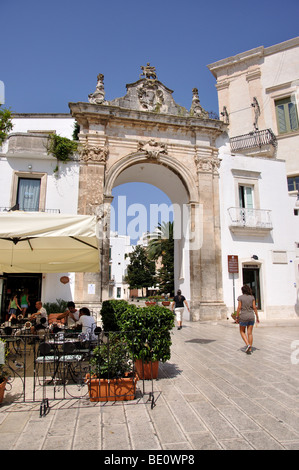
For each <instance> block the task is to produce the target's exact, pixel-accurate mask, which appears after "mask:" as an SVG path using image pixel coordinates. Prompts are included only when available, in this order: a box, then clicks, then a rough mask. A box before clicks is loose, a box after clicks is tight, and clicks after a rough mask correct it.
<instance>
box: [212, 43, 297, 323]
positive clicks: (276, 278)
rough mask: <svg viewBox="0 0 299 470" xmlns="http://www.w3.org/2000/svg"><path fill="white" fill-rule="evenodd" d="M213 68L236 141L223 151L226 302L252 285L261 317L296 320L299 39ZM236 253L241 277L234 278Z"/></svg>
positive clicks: (221, 104) (222, 107)
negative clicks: (230, 264)
mask: <svg viewBox="0 0 299 470" xmlns="http://www.w3.org/2000/svg"><path fill="white" fill-rule="evenodd" d="M208 67H209V69H210V71H211V72H212V74H213V75H214V77H215V78H216V79H217V84H216V88H217V90H218V99H219V112H220V115H221V116H222V119H223V120H224V121H225V122H226V123H227V124H228V134H229V137H230V146H229V147H230V148H229V149H224V148H222V149H221V150H220V158H222V162H221V170H220V171H221V177H220V193H221V196H220V200H221V237H222V262H223V288H224V301H225V303H226V304H227V305H228V306H232V298H233V297H232V283H233V281H234V280H235V286H236V291H237V292H236V295H238V294H239V292H240V288H241V286H242V284H243V283H249V284H250V285H251V287H252V288H253V291H254V293H255V295H256V297H257V303H258V306H259V308H260V309H261V315H260V316H261V318H263V316H264V317H265V318H275V317H296V316H298V315H299V301H298V292H299V291H298V287H299V271H298V269H299V268H298V261H299V259H298V239H299V217H298V210H297V209H296V202H297V195H298V190H299V153H298V149H299V121H298V103H299V37H298V38H294V39H292V40H289V41H286V42H284V43H281V44H277V45H274V46H271V47H268V48H264V47H263V46H261V47H258V48H256V49H253V50H250V51H246V52H243V53H240V54H238V55H236V56H233V57H229V58H227V59H222V60H220V61H218V62H215V63H213V64H210V65H209V66H208ZM229 255H235V256H238V274H232V273H228V256H229ZM233 278H235V279H233ZM231 308H232V307H231Z"/></svg>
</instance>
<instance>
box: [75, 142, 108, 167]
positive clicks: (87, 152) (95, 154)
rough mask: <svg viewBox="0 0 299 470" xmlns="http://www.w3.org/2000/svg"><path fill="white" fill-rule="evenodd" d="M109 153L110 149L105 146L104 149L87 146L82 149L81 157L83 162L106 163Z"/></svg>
mask: <svg viewBox="0 0 299 470" xmlns="http://www.w3.org/2000/svg"><path fill="white" fill-rule="evenodd" d="M108 153H109V148H108V147H107V146H106V145H105V146H104V147H99V146H97V147H92V146H90V145H88V144H85V145H84V146H83V147H82V150H81V153H80V157H81V160H82V161H83V162H85V163H86V162H104V163H105V162H106V160H107V156H108Z"/></svg>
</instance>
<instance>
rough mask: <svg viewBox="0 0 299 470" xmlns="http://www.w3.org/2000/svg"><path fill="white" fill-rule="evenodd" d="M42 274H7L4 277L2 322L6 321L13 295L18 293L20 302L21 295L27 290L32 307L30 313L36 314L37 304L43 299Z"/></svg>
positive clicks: (28, 311) (29, 309) (28, 310)
mask: <svg viewBox="0 0 299 470" xmlns="http://www.w3.org/2000/svg"><path fill="white" fill-rule="evenodd" d="M41 287H42V274H38V273H37V274H31V273H30V274H27V273H24V274H23V273H22V274H5V273H4V275H3V290H2V302H1V322H4V321H6V316H7V309H8V305H9V301H10V298H11V295H12V294H13V293H16V294H17V296H18V300H19V302H20V300H21V293H22V292H23V291H24V290H25V289H27V290H28V294H29V302H30V306H29V308H28V309H27V312H26V315H27V314H28V313H34V312H36V308H35V302H36V301H37V300H40V299H41Z"/></svg>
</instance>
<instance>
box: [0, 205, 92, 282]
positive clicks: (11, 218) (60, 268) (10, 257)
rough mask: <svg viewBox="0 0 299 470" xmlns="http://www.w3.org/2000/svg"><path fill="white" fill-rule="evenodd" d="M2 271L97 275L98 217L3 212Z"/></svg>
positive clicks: (0, 225)
mask: <svg viewBox="0 0 299 470" xmlns="http://www.w3.org/2000/svg"><path fill="white" fill-rule="evenodd" d="M0 271H2V272H6V273H22V272H24V273H65V272H98V271H99V251H98V238H97V236H96V217H95V216H87V215H67V214H48V213H42V212H21V211H15V212H1V213H0Z"/></svg>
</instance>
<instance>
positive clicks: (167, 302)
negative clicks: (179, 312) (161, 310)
mask: <svg viewBox="0 0 299 470" xmlns="http://www.w3.org/2000/svg"><path fill="white" fill-rule="evenodd" d="M162 305H164V307H168V305H170V301H169V300H163V302H162Z"/></svg>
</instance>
